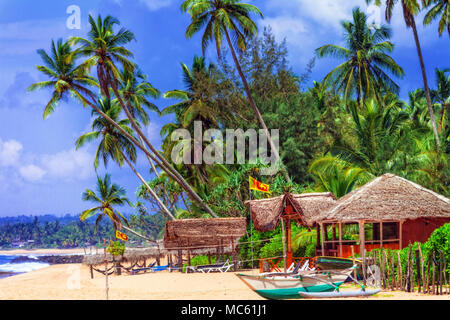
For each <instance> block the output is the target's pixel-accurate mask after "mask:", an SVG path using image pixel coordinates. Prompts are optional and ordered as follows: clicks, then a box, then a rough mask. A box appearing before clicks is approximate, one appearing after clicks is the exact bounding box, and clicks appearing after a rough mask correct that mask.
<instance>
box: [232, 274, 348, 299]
mask: <svg viewBox="0 0 450 320" xmlns="http://www.w3.org/2000/svg"><path fill="white" fill-rule="evenodd" d="M352 271H353V268H350V269H348V270H339V271H335V270H331V271H301V272H300V273H297V274H290V275H288V274H286V275H284V276H283V275H279V274H276V275H270V274H267V275H245V274H237V276H238V277H239V279H241V280H242V281H243V282H244V283H245V284H246V285H247V286H248V287H250V288H251V289H252V290H253V291H255V292H256V293H257V294H259V295H260V296H262V297H264V298H267V299H298V298H301V295H300V294H299V292H331V291H334V290H336V289H337V288H339V286H340V285H341V284H342V283H343V282H344V281H345V280H346V279H347V277H348V276H349V275H350V273H351V272H352Z"/></svg>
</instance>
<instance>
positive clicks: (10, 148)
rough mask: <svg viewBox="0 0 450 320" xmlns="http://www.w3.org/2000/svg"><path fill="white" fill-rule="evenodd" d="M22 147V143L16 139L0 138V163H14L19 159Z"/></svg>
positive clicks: (7, 164) (9, 164) (6, 164)
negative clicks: (6, 139) (5, 139)
mask: <svg viewBox="0 0 450 320" xmlns="http://www.w3.org/2000/svg"><path fill="white" fill-rule="evenodd" d="M22 149H23V146H22V144H21V143H20V142H18V141H16V140H8V141H5V142H3V141H2V140H1V139H0V165H1V166H12V165H15V164H16V163H17V162H18V160H19V157H20V153H21V151H22Z"/></svg>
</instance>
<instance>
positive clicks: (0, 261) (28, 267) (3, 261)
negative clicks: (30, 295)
mask: <svg viewBox="0 0 450 320" xmlns="http://www.w3.org/2000/svg"><path fill="white" fill-rule="evenodd" d="M19 256H23V255H0V278H5V277H9V276H13V275H16V274H19V273H25V272H29V271H33V270H37V269H41V268H45V267H48V266H49V264H48V263H43V262H39V261H38V260H37V258H36V256H33V255H25V256H27V257H28V258H31V259H36V262H33V261H27V262H20V263H12V261H13V260H14V259H15V258H17V257H19Z"/></svg>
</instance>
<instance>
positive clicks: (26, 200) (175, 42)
mask: <svg viewBox="0 0 450 320" xmlns="http://www.w3.org/2000/svg"><path fill="white" fill-rule="evenodd" d="M247 2H250V3H252V4H255V5H257V6H258V7H259V8H260V9H261V10H262V12H263V13H264V15H265V19H259V18H258V19H257V20H256V21H257V24H258V26H259V27H260V29H262V28H263V27H264V26H271V28H272V30H273V33H274V34H275V36H276V37H277V40H279V41H281V40H283V39H284V38H286V41H287V45H288V49H289V57H290V63H291V65H292V67H293V70H294V72H296V73H302V72H303V71H304V69H305V66H306V64H307V63H308V61H309V60H310V59H311V58H312V57H313V56H314V49H315V48H317V47H319V46H321V45H323V44H327V43H336V44H339V43H340V42H341V41H342V30H341V28H340V25H339V22H340V21H341V20H342V19H349V18H350V16H351V11H352V8H353V7H355V6H360V7H361V8H363V9H364V10H367V12H370V13H374V14H372V18H373V19H374V20H375V21H377V20H379V19H381V18H380V17H382V13H381V12H377V11H376V10H372V8H367V7H366V5H365V1H364V0H314V1H312V0H283V1H280V0H259V1H255V0H253V1H247ZM180 3H181V1H175V0H128V1H125V0H70V1H66V0H58V1H54V0H52V1H50V0H40V1H28V0H2V1H1V2H0V48H2V50H1V51H0V216H12V215H19V214H26V215H39V214H47V213H49V214H57V215H62V214H66V213H70V214H77V213H79V212H80V211H81V210H83V209H85V208H87V207H88V206H89V204H87V203H83V201H81V193H82V192H83V190H85V189H86V188H87V187H89V188H93V187H94V186H95V180H96V173H95V171H94V169H93V165H92V163H93V154H94V146H89V147H85V148H83V149H80V150H78V151H76V150H75V148H74V142H75V140H76V139H77V138H78V137H79V136H80V135H81V134H83V133H85V132H87V131H88V130H89V124H90V112H89V110H86V109H83V108H82V107H81V106H80V105H78V104H76V103H74V102H70V101H69V102H68V103H61V105H60V107H59V108H58V109H57V111H56V112H55V113H54V114H52V115H51V116H50V117H49V118H48V119H47V120H44V119H43V118H42V111H43V106H44V105H45V104H46V102H47V101H48V99H49V93H48V92H34V93H27V92H26V89H27V87H28V86H29V85H30V84H32V83H33V82H36V81H40V80H44V78H42V76H41V75H39V73H38V72H37V70H36V65H39V64H40V60H39V56H38V55H37V54H36V50H37V49H39V48H44V49H48V48H49V44H50V40H51V39H57V38H60V37H62V38H65V39H67V38H68V37H70V36H74V35H82V36H85V35H86V33H87V31H88V26H87V17H88V14H93V15H94V16H96V15H97V14H98V13H101V14H102V15H107V14H110V15H113V16H115V17H117V18H118V19H119V20H120V21H121V24H122V26H124V27H126V28H128V29H130V30H131V31H133V32H134V33H135V35H136V38H137V41H136V42H133V43H132V44H131V45H130V46H129V48H130V49H131V50H132V51H133V52H134V54H135V61H136V62H137V63H138V64H139V65H140V67H141V69H142V70H143V71H144V72H145V73H147V74H148V76H149V80H150V81H151V82H152V84H153V85H154V86H155V87H157V88H158V89H160V90H161V91H162V92H164V91H167V90H170V89H175V88H182V82H181V72H180V65H179V63H180V62H185V63H187V64H190V63H191V61H192V58H193V56H194V55H200V54H201V46H200V38H199V37H194V38H193V39H190V40H187V39H186V38H185V36H184V31H185V29H186V26H187V25H188V24H189V17H188V16H187V15H186V14H184V13H182V12H181V11H180V9H179V5H180ZM70 5H77V6H79V7H80V9H81V21H82V23H81V29H80V30H71V29H68V28H67V27H66V20H67V18H68V17H69V14H67V13H66V9H67V7H69V6H70ZM420 20H421V18H420V17H419V18H418V21H420ZM381 21H382V22H383V23H384V20H381ZM418 24H419V27H418V28H419V32H420V34H419V35H420V39H421V41H422V47H423V52H424V59H425V62H426V66H427V68H428V70H427V71H428V77H429V82H430V84H431V85H432V86H433V84H434V68H436V67H439V68H442V67H449V65H448V61H449V57H450V46H449V39H448V36H446V35H444V36H443V37H442V38H439V37H438V35H437V26H436V25H432V26H430V27H427V28H423V27H422V25H421V23H420V22H418ZM392 28H393V32H394V36H393V39H392V41H393V42H394V43H395V45H396V49H395V52H394V54H393V57H394V59H395V60H396V61H397V62H398V63H399V64H400V65H401V66H402V67H403V68H404V69H405V72H406V76H405V77H404V79H402V80H399V81H398V83H399V84H400V86H401V87H402V92H401V96H402V97H405V96H406V95H407V92H408V90H410V89H413V88H417V87H420V86H421V85H422V79H421V74H420V69H419V66H418V58H417V53H416V49H415V46H414V41H413V37H412V32H411V31H410V30H407V29H406V28H405V26H404V22H403V20H402V19H401V13H400V12H399V10H398V9H397V11H396V12H395V14H394V18H393V21H392ZM207 58H208V59H209V60H211V61H213V62H214V61H215V59H216V57H215V51H214V50H210V51H209V52H208V54H207ZM337 63H338V61H334V60H329V59H325V60H317V61H316V65H315V68H314V70H313V74H312V77H311V80H321V79H322V78H323V76H324V75H325V74H326V73H327V72H328V71H329V70H330V69H331V68H332V67H333V66H336V65H337ZM446 64H447V65H446ZM155 103H156V104H157V105H158V106H159V107H160V108H163V107H164V106H167V105H168V104H169V103H170V101H165V100H164V99H159V100H157V101H155ZM168 120H170V117H165V118H159V117H157V116H156V115H153V117H152V123H151V125H150V126H149V127H148V128H147V132H148V136H149V138H150V140H151V141H152V142H153V143H154V144H155V145H159V143H160V137H159V131H160V128H161V126H162V125H163V124H164V123H165V122H167V121H168ZM141 158H143V157H142V156H141ZM138 168H139V170H140V171H141V172H147V171H146V170H147V166H146V164H145V161H144V160H143V159H140V161H139V163H138ZM104 172H105V170H104V169H103V168H101V169H99V171H98V173H99V174H104ZM108 172H109V173H111V174H112V179H113V181H114V182H117V183H119V184H120V185H122V186H124V187H126V188H127V190H128V195H129V196H130V198H131V199H132V200H135V197H134V193H135V190H136V188H137V186H138V185H139V181H138V179H137V178H136V177H135V176H134V175H133V174H132V173H131V171H130V170H129V169H128V168H126V167H124V168H122V169H120V168H118V167H117V166H115V165H113V164H110V166H109V167H108ZM129 211H132V210H129Z"/></svg>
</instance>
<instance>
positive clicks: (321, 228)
mask: <svg viewBox="0 0 450 320" xmlns="http://www.w3.org/2000/svg"><path fill="white" fill-rule="evenodd" d="M323 228H324V224H323V223H321V224H320V242H321V245H322V256H324V255H325V236H324V230H323Z"/></svg>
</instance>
